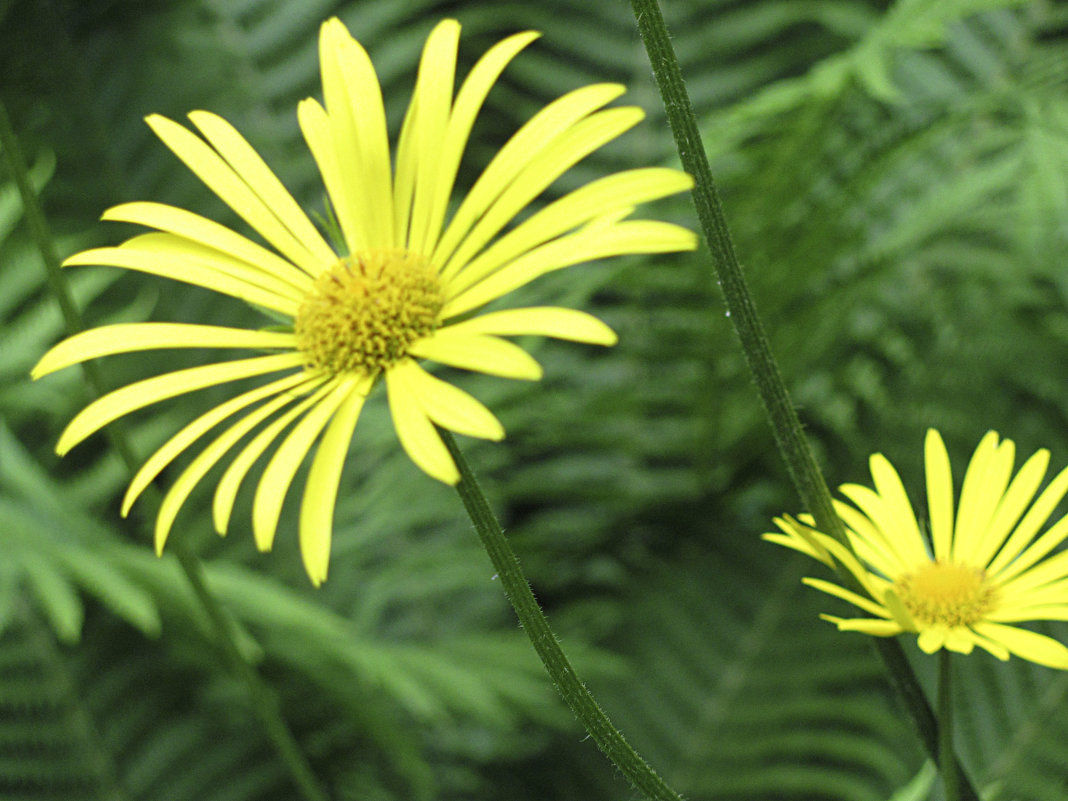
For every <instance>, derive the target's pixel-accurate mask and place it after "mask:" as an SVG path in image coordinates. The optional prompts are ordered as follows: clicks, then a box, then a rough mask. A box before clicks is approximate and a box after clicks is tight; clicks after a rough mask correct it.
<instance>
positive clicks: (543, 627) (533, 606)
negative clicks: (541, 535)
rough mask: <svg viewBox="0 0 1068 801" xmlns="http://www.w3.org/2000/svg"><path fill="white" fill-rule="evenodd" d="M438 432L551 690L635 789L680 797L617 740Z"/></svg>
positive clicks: (672, 800) (465, 469)
mask: <svg viewBox="0 0 1068 801" xmlns="http://www.w3.org/2000/svg"><path fill="white" fill-rule="evenodd" d="M441 435H442V438H443V439H444V440H445V445H446V446H447V447H448V449H449V453H451V454H452V458H453V459H455V460H456V466H457V467H458V468H459V469H460V483H459V484H458V485H457V486H456V490H457V492H459V494H460V498H461V500H462V501H463V504H464V508H465V509H466V510H467V514H468V515H469V516H470V517H471V522H473V523H474V524H475V531H477V532H478V537H479V539H480V540H481V541H482V545H483V547H484V548H485V549H486V553H488V554H489V558H490V561H491V562H493V566H494V568H496V570H497V576H498V577H499V578H500V580H501V585H502V586H503V587H504V592H505V594H506V595H507V596H508V600H509V601H510V602H511V604H512V608H513V609H515V613H516V616H517V617H518V618H519V623H520V625H521V626H522V627H523V631H525V632H526V633H527V636H528V637H529V638H530V642H531V644H532V645H533V646H534V650H535V651H536V652H537V654H538V657H539V658H540V659H541V662H542V664H543V665H545V669H546V670H547V671H548V673H549V678H550V679H551V680H552V683H553V686H554V687H556V691H557V692H558V693H560V697H561V698H563V699H564V702H565V703H566V704H567V705H568V707H569V708H570V709H571V711H572V712H574V713H575V717H577V718H578V719H579V722H580V723H582V725H583V726H584V727H585V728H586V731H587V732H589V734H590V737H591V738H593V741H594V742H595V743H597V746H598V748H600V749H601V751H603V752H604V754H605V756H607V757H608V759H609V760H611V762H612V764H613V765H615V766H616V767H617V768H619V770H620V772H621V773H622V774H623V775H624V776H626V777H627V780H628V781H629V782H630V783H631V784H632V785H633V786H634V787H635V788H636V789H637V790H639V791H641V792H642V793H644V794H645V796H646V797H647V798H651V799H655V801H681V796H680V795H679V794H678V793H676V792H675V791H674V790H672V789H671V788H670V787H669V786H668V785H667V783H666V782H664V780H663V779H662V778H660V776H659V775H658V774H657V773H656V771H654V770H653V769H652V768H651V767H649V764H648V763H647V762H646V761H645V760H644V759H643V758H642V757H641V756H640V755H639V754H638V753H637V752H636V751H635V750H634V749H633V748H631V746H630V745H629V744H628V743H627V741H626V740H625V739H623V735H622V734H621V733H620V732H619V730H618V729H617V728H616V727H615V726H613V725H612V721H610V720H609V719H608V716H607V715H606V714H605V712H604V710H603V709H601V706H600V705H599V704H598V703H597V701H596V700H595V699H594V697H593V695H592V694H591V693H590V691H589V690H588V689H587V688H586V685H585V684H583V683H582V681H581V680H580V679H579V677H578V676H577V675H576V674H575V670H574V668H572V667H571V662H570V661H569V660H568V658H567V655H566V654H565V653H564V651H563V649H562V648H561V647H560V642H559V641H558V640H557V639H556V635H555V634H554V633H553V630H552V629H551V628H550V627H549V621H548V620H547V619H546V617H545V613H544V612H542V611H541V607H540V606H538V602H537V601H536V600H535V598H534V593H533V592H531V590H530V584H529V583H528V582H527V579H526V576H525V575H523V570H522V568H521V567H520V566H519V559H518V558H516V555H515V551H513V550H512V546H511V545H510V544H509V542H508V540H507V539H506V538H505V536H504V532H503V531H502V530H501V525H500V523H498V522H497V517H496V515H494V514H493V510H492V509H490V505H489V502H488V501H487V500H486V496H485V495H484V494H483V493H482V489H481V487H480V486H479V484H478V480H477V479H476V478H475V475H474V473H473V472H472V471H471V467H470V466H469V465H468V463H467V460H466V459H465V458H464V455H463V453H462V452H461V451H460V448H459V446H458V445H457V444H456V440H455V438H454V437H453V436H452V434H450V433H449V432H448V431H442V432H441Z"/></svg>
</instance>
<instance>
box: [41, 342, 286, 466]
mask: <svg viewBox="0 0 1068 801" xmlns="http://www.w3.org/2000/svg"><path fill="white" fill-rule="evenodd" d="M303 358H304V357H303V356H302V355H301V354H300V353H279V354H275V355H272V356H254V357H252V358H251V359H238V360H236V361H231V362H222V363H219V364H208V365H204V366H202V367H190V368H188V369H186V370H177V371H175V372H173V373H165V374H163V375H158V376H154V377H153V378H146V379H144V380H143V381H138V382H136V383H133V384H129V385H127V386H125V387H122V388H120V389H116V390H114V391H113V392H109V393H108V394H107V395H103V396H101V397H99V398H97V399H96V400H95V401H93V402H92V403H90V404H89V405H88V406H86V407H85V408H84V409H82V410H81V411H80V412H79V413H78V414H77V415H76V416H75V417H74V419H73V420H71V421H70V423H69V424H68V425H67V427H66V428H65V429H64V430H63V433H62V434H61V435H60V437H59V442H58V443H57V444H56V453H58V454H59V455H60V456H62V455H63V454H65V453H66V452H67V451H69V450H70V449H71V448H73V447H74V446H75V445H77V444H78V443H79V442H81V441H82V440H83V439H85V438H86V437H88V436H89V435H90V434H92V433H94V432H96V431H98V430H100V429H101V428H103V427H104V426H106V425H107V424H108V423H110V422H111V421H112V420H115V419H117V418H119V417H122V416H123V415H124V414H129V413H130V412H132V411H135V410H137V409H142V408H144V407H145V406H150V405H152V404H153V403H157V402H159V401H162V400H166V399H167V398H173V397H174V396H175V395H181V394H184V393H186V392H192V391H193V390H197V389H203V388H204V387H210V386H214V385H215V384H222V383H225V382H227V381H237V380H238V379H242V378H251V377H252V376H257V375H264V374H266V373H276V372H279V371H280V370H286V369H289V368H293V367H299V366H300V364H301V362H302V361H303Z"/></svg>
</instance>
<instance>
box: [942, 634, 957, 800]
mask: <svg viewBox="0 0 1068 801" xmlns="http://www.w3.org/2000/svg"><path fill="white" fill-rule="evenodd" d="M938 767H939V769H940V770H941V771H942V786H943V788H945V795H946V801H960V781H959V777H958V775H957V774H958V772H959V767H958V765H957V757H956V754H955V753H954V752H953V667H952V661H951V657H950V653H949V651H948V650H947V649H945V648H943V649H942V650H941V651H939V652H938Z"/></svg>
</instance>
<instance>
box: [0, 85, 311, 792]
mask: <svg viewBox="0 0 1068 801" xmlns="http://www.w3.org/2000/svg"><path fill="white" fill-rule="evenodd" d="M0 148H2V149H3V151H4V156H5V158H6V160H7V162H8V165H9V166H10V168H11V172H12V174H13V175H14V178H15V185H16V186H17V187H18V190H19V195H20V196H21V198H22V205H23V213H24V215H25V218H26V224H27V226H28V228H29V231H30V236H31V237H32V238H33V240H34V243H35V244H36V246H37V249H38V251H39V252H40V255H41V260H42V262H43V263H44V267H45V275H46V277H47V280H48V286H49V288H50V289H51V291H52V294H53V295H54V296H55V299H56V302H57V303H59V308H60V310H61V312H62V313H63V321H64V324H65V327H66V330H67V334H68V335H73V334H76V333H78V332H79V331H82V330H84V329H85V322H84V321H83V319H82V316H81V314H80V313H79V311H78V308H77V306H76V305H75V303H74V299H73V296H72V294H71V291H70V286H69V284H68V283H67V278H66V276H65V275H64V274H63V271H62V270H61V268H60V264H59V256H58V254H57V252H56V248H55V244H54V241H53V238H52V234H51V231H50V229H49V227H48V222H47V219H46V218H45V214H44V209H42V208H41V203H40V199H39V198H38V197H37V193H36V191H34V188H33V185H32V184H31V182H30V178H29V171H28V170H27V168H26V161H25V159H24V158H23V156H22V151H21V149H20V147H19V142H18V138H17V137H16V136H15V131H14V129H13V127H12V125H11V120H10V118H9V117H8V114H7V109H6V108H5V106H4V104H3V102H2V101H0ZM82 369H83V371H84V375H85V379H86V383H87V384H88V385H89V389H90V392H91V393H92V394H94V395H96V396H97V397H99V396H100V395H103V394H104V393H105V392H107V385H106V383H105V382H104V379H103V377H102V376H101V374H100V371H99V369H97V366H96V364H95V363H92V362H88V363H83V364H82ZM108 436H109V439H110V440H111V443H112V445H113V446H114V448H115V450H116V452H117V453H118V454H119V456H120V457H121V458H122V460H123V461H124V462H125V463H126V466H127V467H128V468H129V469H130V471H131V472H133V471H134V470H136V469H137V466H138V464H139V463H140V460H139V459H138V458H137V456H136V455H135V454H134V451H133V448H132V447H131V446H130V444H129V440H128V439H127V438H126V436H125V434H124V430H123V429H122V427H121V426H118V425H116V424H115V423H113V424H112V425H110V426H108ZM172 550H174V552H175V553H176V554H177V556H178V563H179V564H180V565H181V568H182V571H183V572H184V573H185V577H186V579H187V580H188V582H189V584H190V586H191V587H192V589H193V593H194V595H195V596H196V598H197V600H198V601H199V602H200V605H201V606H202V607H203V608H204V611H205V612H206V614H207V616H208V619H209V620H210V621H211V624H212V626H213V628H214V631H215V635H216V637H217V638H218V641H219V643H220V644H221V646H222V648H223V651H224V653H225V655H226V657H227V659H228V660H229V661H230V663H231V669H233V670H234V671H235V672H236V673H237V675H238V676H239V677H240V678H241V680H242V681H244V683H245V688H246V690H247V691H248V694H249V697H250V699H251V700H252V707H253V709H254V710H255V712H256V714H257V715H259V717H260V720H261V721H262V722H263V725H264V727H265V729H266V732H267V736H268V738H269V739H270V741H271V744H272V745H273V746H274V749H275V751H276V752H277V754H278V756H279V758H280V759H281V760H282V763H283V764H284V765H285V766H286V769H287V770H288V771H289V774H290V777H291V778H292V780H293V783H294V785H296V787H297V789H298V790H299V791H300V795H301V797H302V798H303V799H304V801H327V799H328V796H327V794H326V792H325V791H324V790H323V789H322V787H321V785H320V784H319V781H318V780H317V779H316V777H315V774H314V773H313V771H312V769H311V766H310V765H309V764H308V761H307V759H306V757H305V756H304V754H303V753H302V752H301V750H300V746H299V745H298V744H297V740H296V738H295V737H294V736H293V733H292V732H291V731H290V730H289V727H288V725H287V724H286V722H285V719H284V718H283V717H282V713H281V709H280V707H279V703H278V698H277V696H276V695H275V693H274V691H273V690H272V689H271V688H270V687H268V686H267V684H266V682H264V680H263V678H262V677H261V676H260V675H259V674H258V673H257V672H256V670H255V669H254V668H253V667H252V666H251V665H250V664H249V663H248V661H247V660H246V659H245V658H244V656H242V654H241V651H240V650H239V649H238V647H237V641H236V638H235V636H234V631H233V625H234V624H233V621H232V620H231V619H230V618H229V617H228V616H227V615H226V613H225V612H224V611H223V609H222V606H221V605H220V604H219V602H218V600H217V599H216V598H215V597H214V596H213V595H212V594H211V591H210V590H209V589H208V587H207V585H206V584H205V583H204V577H203V567H202V565H201V564H200V561H199V560H198V559H197V557H196V556H194V555H193V554H192V553H190V552H189V551H188V550H187V549H185V548H184V547H183V546H182V545H181V544H175V545H172Z"/></svg>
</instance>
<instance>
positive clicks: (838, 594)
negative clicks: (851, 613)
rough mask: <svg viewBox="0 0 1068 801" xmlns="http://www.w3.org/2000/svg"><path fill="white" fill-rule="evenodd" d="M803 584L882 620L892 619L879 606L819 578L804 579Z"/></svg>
mask: <svg viewBox="0 0 1068 801" xmlns="http://www.w3.org/2000/svg"><path fill="white" fill-rule="evenodd" d="M801 583H802V584H806V585H808V586H809V587H813V588H814V589H817V590H822V591H823V592H825V593H827V594H828V595H833V596H834V597H835V598H841V599H842V600H843V601H848V602H849V603H851V604H853V606H856V607H859V608H861V609H863V610H864V611H865V612H868V613H870V614H873V615H876V616H878V617H882V618H889V617H890V614H889V613H888V612H887V611H886V610H885V609H884V608H883V607H882V606H880V605H879V604H877V603H875V602H874V601H872V600H870V599H868V598H865V597H864V596H863V595H858V594H857V593H855V592H853V591H852V590H847V589H846V588H845V587H842V586H839V585H838V584H835V583H833V582H830V581H824V580H823V579H817V578H803V579H801Z"/></svg>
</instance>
